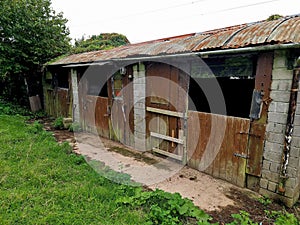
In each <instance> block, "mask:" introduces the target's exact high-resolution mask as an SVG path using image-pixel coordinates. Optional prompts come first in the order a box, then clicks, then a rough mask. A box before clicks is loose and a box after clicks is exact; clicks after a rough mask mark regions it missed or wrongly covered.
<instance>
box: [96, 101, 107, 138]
mask: <svg viewBox="0 0 300 225" xmlns="http://www.w3.org/2000/svg"><path fill="white" fill-rule="evenodd" d="M107 108H108V98H104V97H97V100H96V108H95V123H96V128H97V132H98V134H99V135H100V136H101V137H105V138H109V136H110V133H109V119H108V118H109V114H108V112H107Z"/></svg>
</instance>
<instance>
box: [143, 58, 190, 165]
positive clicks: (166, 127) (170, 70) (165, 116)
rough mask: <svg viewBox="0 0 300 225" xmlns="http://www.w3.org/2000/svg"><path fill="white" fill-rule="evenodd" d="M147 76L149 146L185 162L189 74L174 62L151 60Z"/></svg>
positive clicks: (147, 68) (155, 150) (157, 151)
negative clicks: (174, 64)
mask: <svg viewBox="0 0 300 225" xmlns="http://www.w3.org/2000/svg"><path fill="white" fill-rule="evenodd" d="M146 78H147V80H146V83H147V85H146V96H147V99H146V130H147V132H146V133H147V138H148V140H149V142H148V143H147V144H148V149H149V148H151V149H152V150H153V151H154V152H156V153H159V154H162V155H165V156H168V157H171V158H175V159H177V160H180V161H183V162H184V161H185V160H186V151H185V150H186V147H185V143H186V140H185V131H184V123H185V117H186V107H187V93H186V90H187V85H188V76H187V75H186V74H184V73H183V72H182V71H181V70H179V69H178V68H175V67H173V66H170V65H167V64H163V63H151V64H148V65H147V67H146Z"/></svg>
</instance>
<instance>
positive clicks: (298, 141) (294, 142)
mask: <svg viewBox="0 0 300 225" xmlns="http://www.w3.org/2000/svg"><path fill="white" fill-rule="evenodd" d="M291 145H292V147H296V148H298V147H299V146H300V137H297V136H294V137H293V139H292V143H291Z"/></svg>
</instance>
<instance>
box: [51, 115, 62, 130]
mask: <svg viewBox="0 0 300 225" xmlns="http://www.w3.org/2000/svg"><path fill="white" fill-rule="evenodd" d="M63 121H64V118H63V117H58V118H56V119H55V121H54V122H53V126H54V128H55V129H57V130H63V129H64V122H63Z"/></svg>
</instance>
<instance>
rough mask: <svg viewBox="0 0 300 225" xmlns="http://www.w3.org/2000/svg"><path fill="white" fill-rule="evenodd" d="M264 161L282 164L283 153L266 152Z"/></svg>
mask: <svg viewBox="0 0 300 225" xmlns="http://www.w3.org/2000/svg"><path fill="white" fill-rule="evenodd" d="M264 159H265V160H268V161H271V162H275V163H280V162H281V153H277V152H265V153H264Z"/></svg>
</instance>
